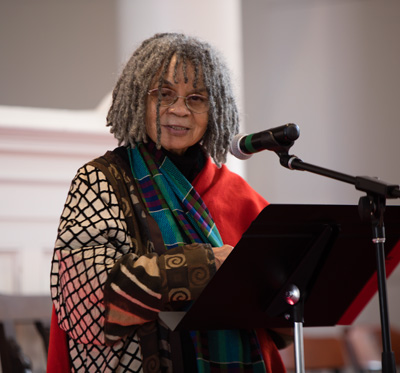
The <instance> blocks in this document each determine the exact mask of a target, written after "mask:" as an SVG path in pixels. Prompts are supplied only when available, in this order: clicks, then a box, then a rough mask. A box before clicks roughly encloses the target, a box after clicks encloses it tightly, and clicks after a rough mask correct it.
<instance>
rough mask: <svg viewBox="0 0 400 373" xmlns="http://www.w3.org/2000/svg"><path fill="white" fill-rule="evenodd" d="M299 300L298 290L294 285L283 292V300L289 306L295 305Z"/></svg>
mask: <svg viewBox="0 0 400 373" xmlns="http://www.w3.org/2000/svg"><path fill="white" fill-rule="evenodd" d="M299 299H300V290H299V288H298V287H297V286H296V285H289V287H288V289H287V290H286V291H285V300H286V303H287V304H290V305H291V306H293V305H295V304H296V303H297V302H298V301H299Z"/></svg>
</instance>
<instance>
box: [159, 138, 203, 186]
mask: <svg viewBox="0 0 400 373" xmlns="http://www.w3.org/2000/svg"><path fill="white" fill-rule="evenodd" d="M162 150H163V152H164V154H165V155H166V156H167V157H168V158H169V159H170V160H171V161H172V162H173V163H174V165H175V166H176V167H177V168H178V170H179V171H180V172H182V174H183V175H184V176H185V177H186V179H188V180H189V181H190V182H192V181H193V180H194V179H195V178H196V176H197V175H198V174H199V173H200V171H201V170H202V169H203V167H204V165H205V163H206V157H205V155H204V153H203V150H202V149H201V146H200V145H199V144H195V145H193V146H191V147H190V148H188V150H186V152H185V154H183V155H178V154H175V153H171V152H170V151H168V150H166V149H164V148H162Z"/></svg>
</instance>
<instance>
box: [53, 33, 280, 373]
mask: <svg viewBox="0 0 400 373" xmlns="http://www.w3.org/2000/svg"><path fill="white" fill-rule="evenodd" d="M107 121H108V126H110V129H111V132H112V133H113V134H114V136H115V137H116V138H117V139H118V141H119V145H120V147H118V148H117V149H115V150H114V151H109V152H107V153H106V154H105V155H104V156H102V157H100V158H98V159H95V160H93V161H91V162H89V163H87V164H86V165H84V166H83V167H82V168H81V169H79V170H78V172H77V175H76V176H75V178H74V180H73V181H72V185H71V188H70V191H69V194H68V197H67V201H66V203H65V207H64V210H63V213H62V216H61V220H60V226H59V230H58V237H57V241H56V246H55V251H54V258H53V262H52V271H51V293H52V298H53V303H54V310H55V315H57V320H58V325H59V326H60V329H59V330H58V336H60V333H63V332H66V348H67V349H68V353H69V358H67V359H65V360H64V362H63V363H62V364H63V365H64V367H65V365H66V364H68V365H69V367H68V368H67V370H68V369H71V370H72V371H77V372H106V371H112V372H114V371H118V372H120V371H121V372H122V371H123V372H139V371H144V372H161V371H162V372H173V371H175V372H176V371H177V368H176V367H174V366H173V362H172V359H171V355H172V354H174V351H175V349H181V350H182V351H183V354H182V356H183V361H181V364H182V365H183V366H184V371H186V372H196V371H198V372H217V371H232V372H233V371H234V372H245V371H246V372H270V371H272V370H273V371H274V373H277V372H282V371H284V370H285V369H284V367H283V365H282V362H281V360H280V356H279V353H278V350H277V347H276V346H275V344H274V342H273V341H272V339H271V338H270V337H269V335H268V333H266V332H265V331H264V330H261V331H245V330H220V331H187V332H182V333H181V335H180V337H181V338H180V344H178V345H174V344H172V343H171V338H170V336H171V334H170V332H169V331H168V330H167V328H166V327H165V325H163V324H162V322H161V321H159V320H158V318H157V315H158V313H159V312H160V311H161V310H167V309H179V307H181V306H182V301H192V300H195V299H196V297H197V296H198V295H199V293H200V292H201V291H202V289H203V288H204V286H205V285H206V284H207V282H208V281H209V280H210V279H211V277H212V276H213V274H214V273H215V271H216V270H218V268H219V266H220V265H221V264H222V263H223V261H224V260H225V258H226V257H227V256H228V255H229V253H230V252H231V250H232V247H233V246H234V245H235V244H236V243H237V242H238V240H239V239H240V237H241V235H242V234H243V233H244V231H245V230H246V228H247V227H248V226H249V224H250V223H251V221H252V220H253V219H254V218H255V217H256V216H257V214H258V213H259V212H260V211H261V210H262V209H263V208H264V207H265V206H266V205H267V202H266V201H265V200H264V199H263V198H262V197H261V196H260V195H258V194H257V193H256V192H255V191H254V190H253V189H251V187H250V186H249V185H248V184H247V183H246V182H245V181H244V180H243V179H242V178H241V177H239V176H238V175H236V174H234V173H232V172H230V171H229V170H228V169H227V168H226V167H225V166H224V165H222V164H223V163H224V162H225V161H226V156H227V151H228V147H229V144H230V141H231V139H232V137H233V136H234V135H235V134H236V133H237V131H238V113H237V108H236V104H235V100H234V97H233V94H232V88H231V84H230V79H229V75H228V70H227V68H226V67H225V65H224V64H223V62H222V61H221V58H220V56H219V55H218V54H217V53H216V51H215V50H214V49H213V48H211V47H210V45H208V44H206V43H203V42H200V41H199V40H197V39H195V38H192V37H188V36H185V35H181V34H168V33H166V34H157V35H155V36H154V37H152V38H150V39H148V40H145V41H144V42H143V43H142V45H141V46H140V47H139V48H138V49H137V50H136V51H135V52H134V54H133V55H132V57H131V59H130V60H129V62H128V63H127V65H126V67H125V69H124V70H123V72H122V74H121V77H120V78H119V80H118V82H117V84H116V87H115V89H114V92H113V102H112V106H111V108H110V111H109V114H108V117H107ZM221 165H222V166H221ZM232 312H234V310H232ZM53 329H54V325H53V326H52V334H54V331H53ZM53 341H55V340H54V339H53ZM58 341H60V339H58ZM53 343H60V342H53ZM50 350H51V351H53V352H51V353H53V354H54V350H55V348H54V346H50ZM56 353H60V352H59V351H58V352H56ZM49 361H53V362H54V359H50V358H49ZM60 361H61V360H60V359H58V362H60Z"/></svg>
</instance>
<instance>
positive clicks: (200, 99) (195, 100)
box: [188, 95, 207, 102]
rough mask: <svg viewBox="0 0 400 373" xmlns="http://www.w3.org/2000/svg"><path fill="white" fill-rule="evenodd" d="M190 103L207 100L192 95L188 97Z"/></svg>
mask: <svg viewBox="0 0 400 373" xmlns="http://www.w3.org/2000/svg"><path fill="white" fill-rule="evenodd" d="M188 99H189V101H191V102H206V101H207V98H206V97H204V96H200V95H191V96H189V97H188Z"/></svg>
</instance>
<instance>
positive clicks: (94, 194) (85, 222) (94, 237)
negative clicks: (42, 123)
mask: <svg viewBox="0 0 400 373" xmlns="http://www.w3.org/2000/svg"><path fill="white" fill-rule="evenodd" d="M130 250H131V245H130V239H129V236H128V232H127V227H126V224H125V222H124V219H123V214H122V211H121V209H120V207H119V206H118V203H117V198H116V196H115V194H114V192H113V189H112V187H111V185H110V184H109V183H108V181H107V180H106V178H105V176H104V174H103V173H102V172H101V171H99V170H98V169H96V168H94V167H92V166H90V165H86V166H84V167H82V168H81V169H80V170H79V171H78V173H77V175H76V177H75V179H74V180H73V182H72V185H71V188H70V191H69V194H68V197H67V201H66V203H65V207H64V210H63V213H62V215H61V219H60V225H59V231H58V237H57V241H56V246H55V251H54V257H53V263H52V271H51V294H52V298H53V302H54V305H55V308H56V311H57V314H58V318H59V321H60V325H61V327H62V328H63V329H64V330H65V331H66V332H67V333H68V335H69V336H70V337H71V338H70V339H69V349H70V356H71V361H72V365H73V370H74V371H76V372H111V371H112V372H139V371H141V353H140V347H139V342H138V339H137V337H136V336H135V335H133V336H130V337H128V338H127V339H124V340H121V341H119V342H118V343H117V344H115V345H113V346H112V347H109V346H105V345H104V340H105V338H104V331H103V327H104V311H105V309H104V302H103V288H104V283H105V281H106V279H107V275H108V272H109V271H110V270H111V268H112V267H113V266H114V263H115V262H116V261H117V260H118V259H119V258H120V257H121V256H122V255H124V254H126V253H128V252H129V251H130Z"/></svg>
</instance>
